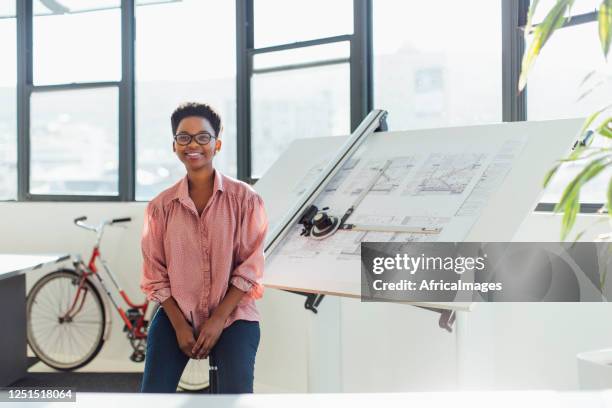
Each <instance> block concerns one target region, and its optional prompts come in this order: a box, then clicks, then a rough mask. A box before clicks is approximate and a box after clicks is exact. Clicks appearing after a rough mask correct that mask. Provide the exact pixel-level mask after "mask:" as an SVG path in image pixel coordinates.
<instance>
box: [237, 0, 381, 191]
mask: <svg viewBox="0 0 612 408" xmlns="http://www.w3.org/2000/svg"><path fill="white" fill-rule="evenodd" d="M254 1H257V0H236V59H237V78H236V89H237V108H238V112H237V121H238V123H237V125H238V126H237V130H238V132H237V137H238V140H237V150H238V178H239V179H241V180H243V181H247V182H248V183H254V182H256V181H257V179H256V178H254V177H253V173H252V162H251V154H252V135H251V115H252V112H251V80H252V78H253V75H254V74H258V73H266V72H281V71H288V70H295V69H307V68H311V67H313V66H325V65H337V64H346V63H348V64H349V71H350V79H349V81H350V86H349V89H350V104H351V106H350V116H351V117H350V124H351V127H350V128H351V131H353V130H354V129H355V128H356V127H357V126H358V125H359V123H360V122H361V121H362V120H363V118H365V117H366V116H367V114H368V112H370V111H371V110H372V104H373V101H372V89H373V84H372V0H353V33H352V34H343V35H337V36H331V37H320V38H313V39H310V40H305V41H298V42H293V43H279V44H277V45H272V46H266V47H260V48H256V47H255V45H254V33H255V24H256V21H255V19H254ZM347 41H348V42H349V48H350V56H349V58H335V59H333V58H332V59H328V60H323V61H318V62H316V63H300V64H289V65H282V66H276V67H273V68H266V69H260V70H255V69H253V58H254V56H255V55H261V54H265V53H273V52H278V51H286V50H294V49H299V48H306V47H313V46H317V45H322V44H334V43H340V42H347Z"/></svg>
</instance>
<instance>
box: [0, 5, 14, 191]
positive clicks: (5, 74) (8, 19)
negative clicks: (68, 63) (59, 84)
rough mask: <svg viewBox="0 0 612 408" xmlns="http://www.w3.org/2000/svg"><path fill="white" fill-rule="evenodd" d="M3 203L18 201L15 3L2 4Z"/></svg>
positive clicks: (0, 144) (0, 113) (0, 124)
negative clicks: (5, 201) (4, 201)
mask: <svg viewBox="0 0 612 408" xmlns="http://www.w3.org/2000/svg"><path fill="white" fill-rule="evenodd" d="M0 38H2V41H0V55H2V63H1V64H0V106H2V109H0V200H13V199H16V198H17V109H16V108H17V25H16V18H15V1H13V0H0Z"/></svg>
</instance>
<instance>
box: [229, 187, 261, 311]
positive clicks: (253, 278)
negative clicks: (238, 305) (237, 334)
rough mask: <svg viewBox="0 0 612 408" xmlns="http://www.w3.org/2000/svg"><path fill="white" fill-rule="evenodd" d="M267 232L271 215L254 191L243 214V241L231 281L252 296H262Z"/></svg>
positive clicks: (241, 233) (240, 244)
mask: <svg viewBox="0 0 612 408" xmlns="http://www.w3.org/2000/svg"><path fill="white" fill-rule="evenodd" d="M267 232H268V217H267V215H266V211H265V208H264V204H263V200H262V199H261V197H260V196H259V195H256V194H255V195H253V196H252V197H250V198H249V200H248V201H247V205H246V206H245V211H244V214H243V217H242V227H241V231H240V237H239V239H240V243H239V245H238V251H237V252H238V253H237V255H236V264H235V265H236V266H235V268H234V270H233V271H232V274H231V278H230V283H231V284H232V285H234V286H235V287H237V288H238V289H240V290H242V291H243V292H247V296H249V297H250V298H252V299H259V298H261V297H262V296H263V285H262V283H261V281H262V278H263V271H264V242H265V239H266V233H267Z"/></svg>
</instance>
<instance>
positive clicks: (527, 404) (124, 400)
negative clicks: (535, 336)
mask: <svg viewBox="0 0 612 408" xmlns="http://www.w3.org/2000/svg"><path fill="white" fill-rule="evenodd" d="M29 406H32V407H34V406H35V407H58V408H63V407H66V406H67V405H66V402H53V403H51V402H38V403H25V402H22V403H20V404H19V407H29ZM69 406H71V407H73V406H75V405H72V404H69ZM76 406H77V407H88V408H90V407H92V408H93V407H100V408H107V407H124V406H132V407H136V406H138V407H165V408H174V407H176V408H179V407H180V408H190V407H193V408H196V407H197V408H200V407H206V408H226V407H227V408H230V407H231V408H255V407H261V408H285V407H292V408H313V407H330V408H341V407H350V408H372V407H377V408H387V407H398V408H400V407H401V408H405V407H419V408H450V407H452V408H491V407H496V408H516V407H521V408H531V407H533V408H543V407H546V408H556V407H558V408H590V407H597V408H603V407H612V391H604V392H555V391H480V392H477V391H470V392H468V391H465V392H422V393H420V392H411V393H380V394H374V393H363V394H250V395H247V394H244V395H227V396H222V395H219V396H210V395H194V394H182V395H181V394H177V395H173V394H127V393H126V394H115V393H78V392H77V394H76Z"/></svg>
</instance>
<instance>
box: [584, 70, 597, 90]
mask: <svg viewBox="0 0 612 408" xmlns="http://www.w3.org/2000/svg"><path fill="white" fill-rule="evenodd" d="M596 73H597V70H595V69H594V70H593V71H591V72H589V73H588V74H586V75H585V76H584V78H582V81H581V82H580V86H583V85H584V84H586V83H587V81H588V80H589V79H591V78H592V77H593V75H595V74H596Z"/></svg>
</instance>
